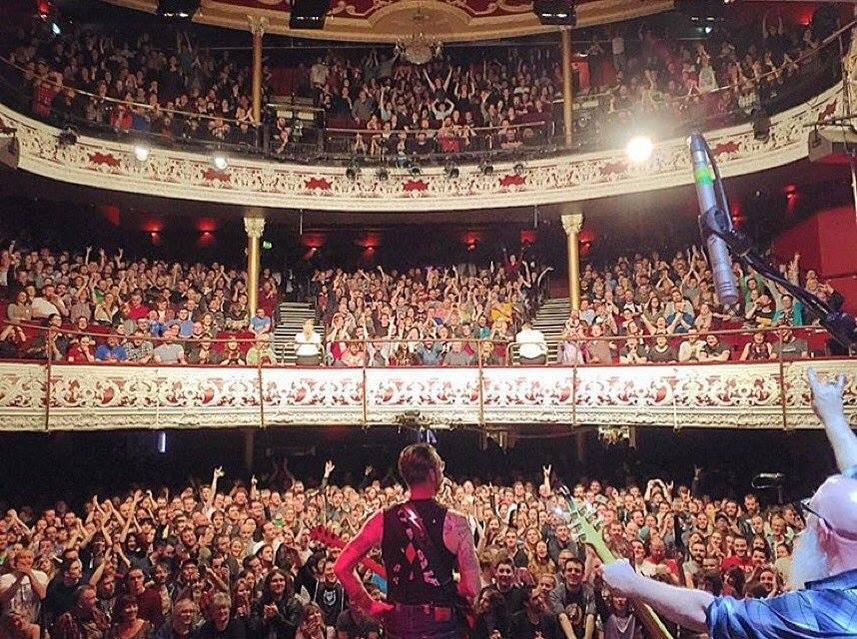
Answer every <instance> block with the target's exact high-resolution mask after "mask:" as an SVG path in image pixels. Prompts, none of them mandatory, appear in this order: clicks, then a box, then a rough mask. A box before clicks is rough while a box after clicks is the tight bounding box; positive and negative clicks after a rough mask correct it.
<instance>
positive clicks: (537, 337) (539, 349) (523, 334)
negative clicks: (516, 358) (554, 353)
mask: <svg viewBox="0 0 857 639" xmlns="http://www.w3.org/2000/svg"><path fill="white" fill-rule="evenodd" d="M515 342H516V343H517V344H519V345H520V346H519V348H518V354H519V355H520V356H521V357H525V358H527V359H536V358H537V357H541V356H542V355H547V352H548V347H547V344H546V343H545V336H544V335H543V334H542V332H541V331H537V330H535V329H532V328H529V329H527V328H525V329H524V330H522V331H520V332H519V333H518V334H517V335H516V336H515Z"/></svg>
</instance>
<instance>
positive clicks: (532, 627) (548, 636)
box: [507, 610, 561, 639]
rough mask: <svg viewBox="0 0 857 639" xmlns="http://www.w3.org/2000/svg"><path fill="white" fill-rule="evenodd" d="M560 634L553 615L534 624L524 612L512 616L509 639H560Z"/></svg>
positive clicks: (544, 617)
mask: <svg viewBox="0 0 857 639" xmlns="http://www.w3.org/2000/svg"><path fill="white" fill-rule="evenodd" d="M560 634H561V633H560V632H559V626H558V624H557V622H556V618H555V617H554V616H553V615H545V616H543V617H541V618H540V619H539V620H538V622H536V623H533V622H532V621H531V620H530V618H529V617H528V616H527V613H526V612H525V611H523V610H522V611H521V612H518V613H515V614H514V615H512V620H511V621H510V622H509V636H508V637H507V639H560Z"/></svg>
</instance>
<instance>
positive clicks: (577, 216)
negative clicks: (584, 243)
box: [561, 207, 583, 310]
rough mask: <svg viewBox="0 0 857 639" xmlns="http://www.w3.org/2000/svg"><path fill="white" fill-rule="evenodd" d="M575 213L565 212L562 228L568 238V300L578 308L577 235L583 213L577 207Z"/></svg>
mask: <svg viewBox="0 0 857 639" xmlns="http://www.w3.org/2000/svg"><path fill="white" fill-rule="evenodd" d="M573 208H575V209H577V212H575V213H567V214H565V215H563V216H562V218H561V219H562V228H563V229H565V235H566V238H567V239H568V300H569V303H570V304H571V308H572V309H574V310H578V309H580V253H579V251H578V246H579V245H578V241H577V237H578V234H579V233H580V230H581V229H582V228H583V213H582V212H580V210H579V207H573Z"/></svg>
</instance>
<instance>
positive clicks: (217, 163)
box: [211, 153, 229, 171]
mask: <svg viewBox="0 0 857 639" xmlns="http://www.w3.org/2000/svg"><path fill="white" fill-rule="evenodd" d="M211 164H212V165H213V166H214V168H215V169H217V170H218V171H225V170H226V167H228V166H229V158H227V157H226V155H225V154H224V153H215V154H214V157H213V158H211Z"/></svg>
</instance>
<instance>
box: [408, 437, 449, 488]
mask: <svg viewBox="0 0 857 639" xmlns="http://www.w3.org/2000/svg"><path fill="white" fill-rule="evenodd" d="M439 470H440V456H439V455H438V454H437V451H436V450H435V449H434V446H432V445H431V444H411V445H410V446H408V447H406V448H405V449H404V450H403V451H402V454H401V455H399V475H401V476H402V479H404V480H405V483H406V484H407V485H408V487H411V486H415V485H418V484H422V483H424V482H426V481H427V480H428V477H429V473H430V472H431V471H435V472H438V471H439Z"/></svg>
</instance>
